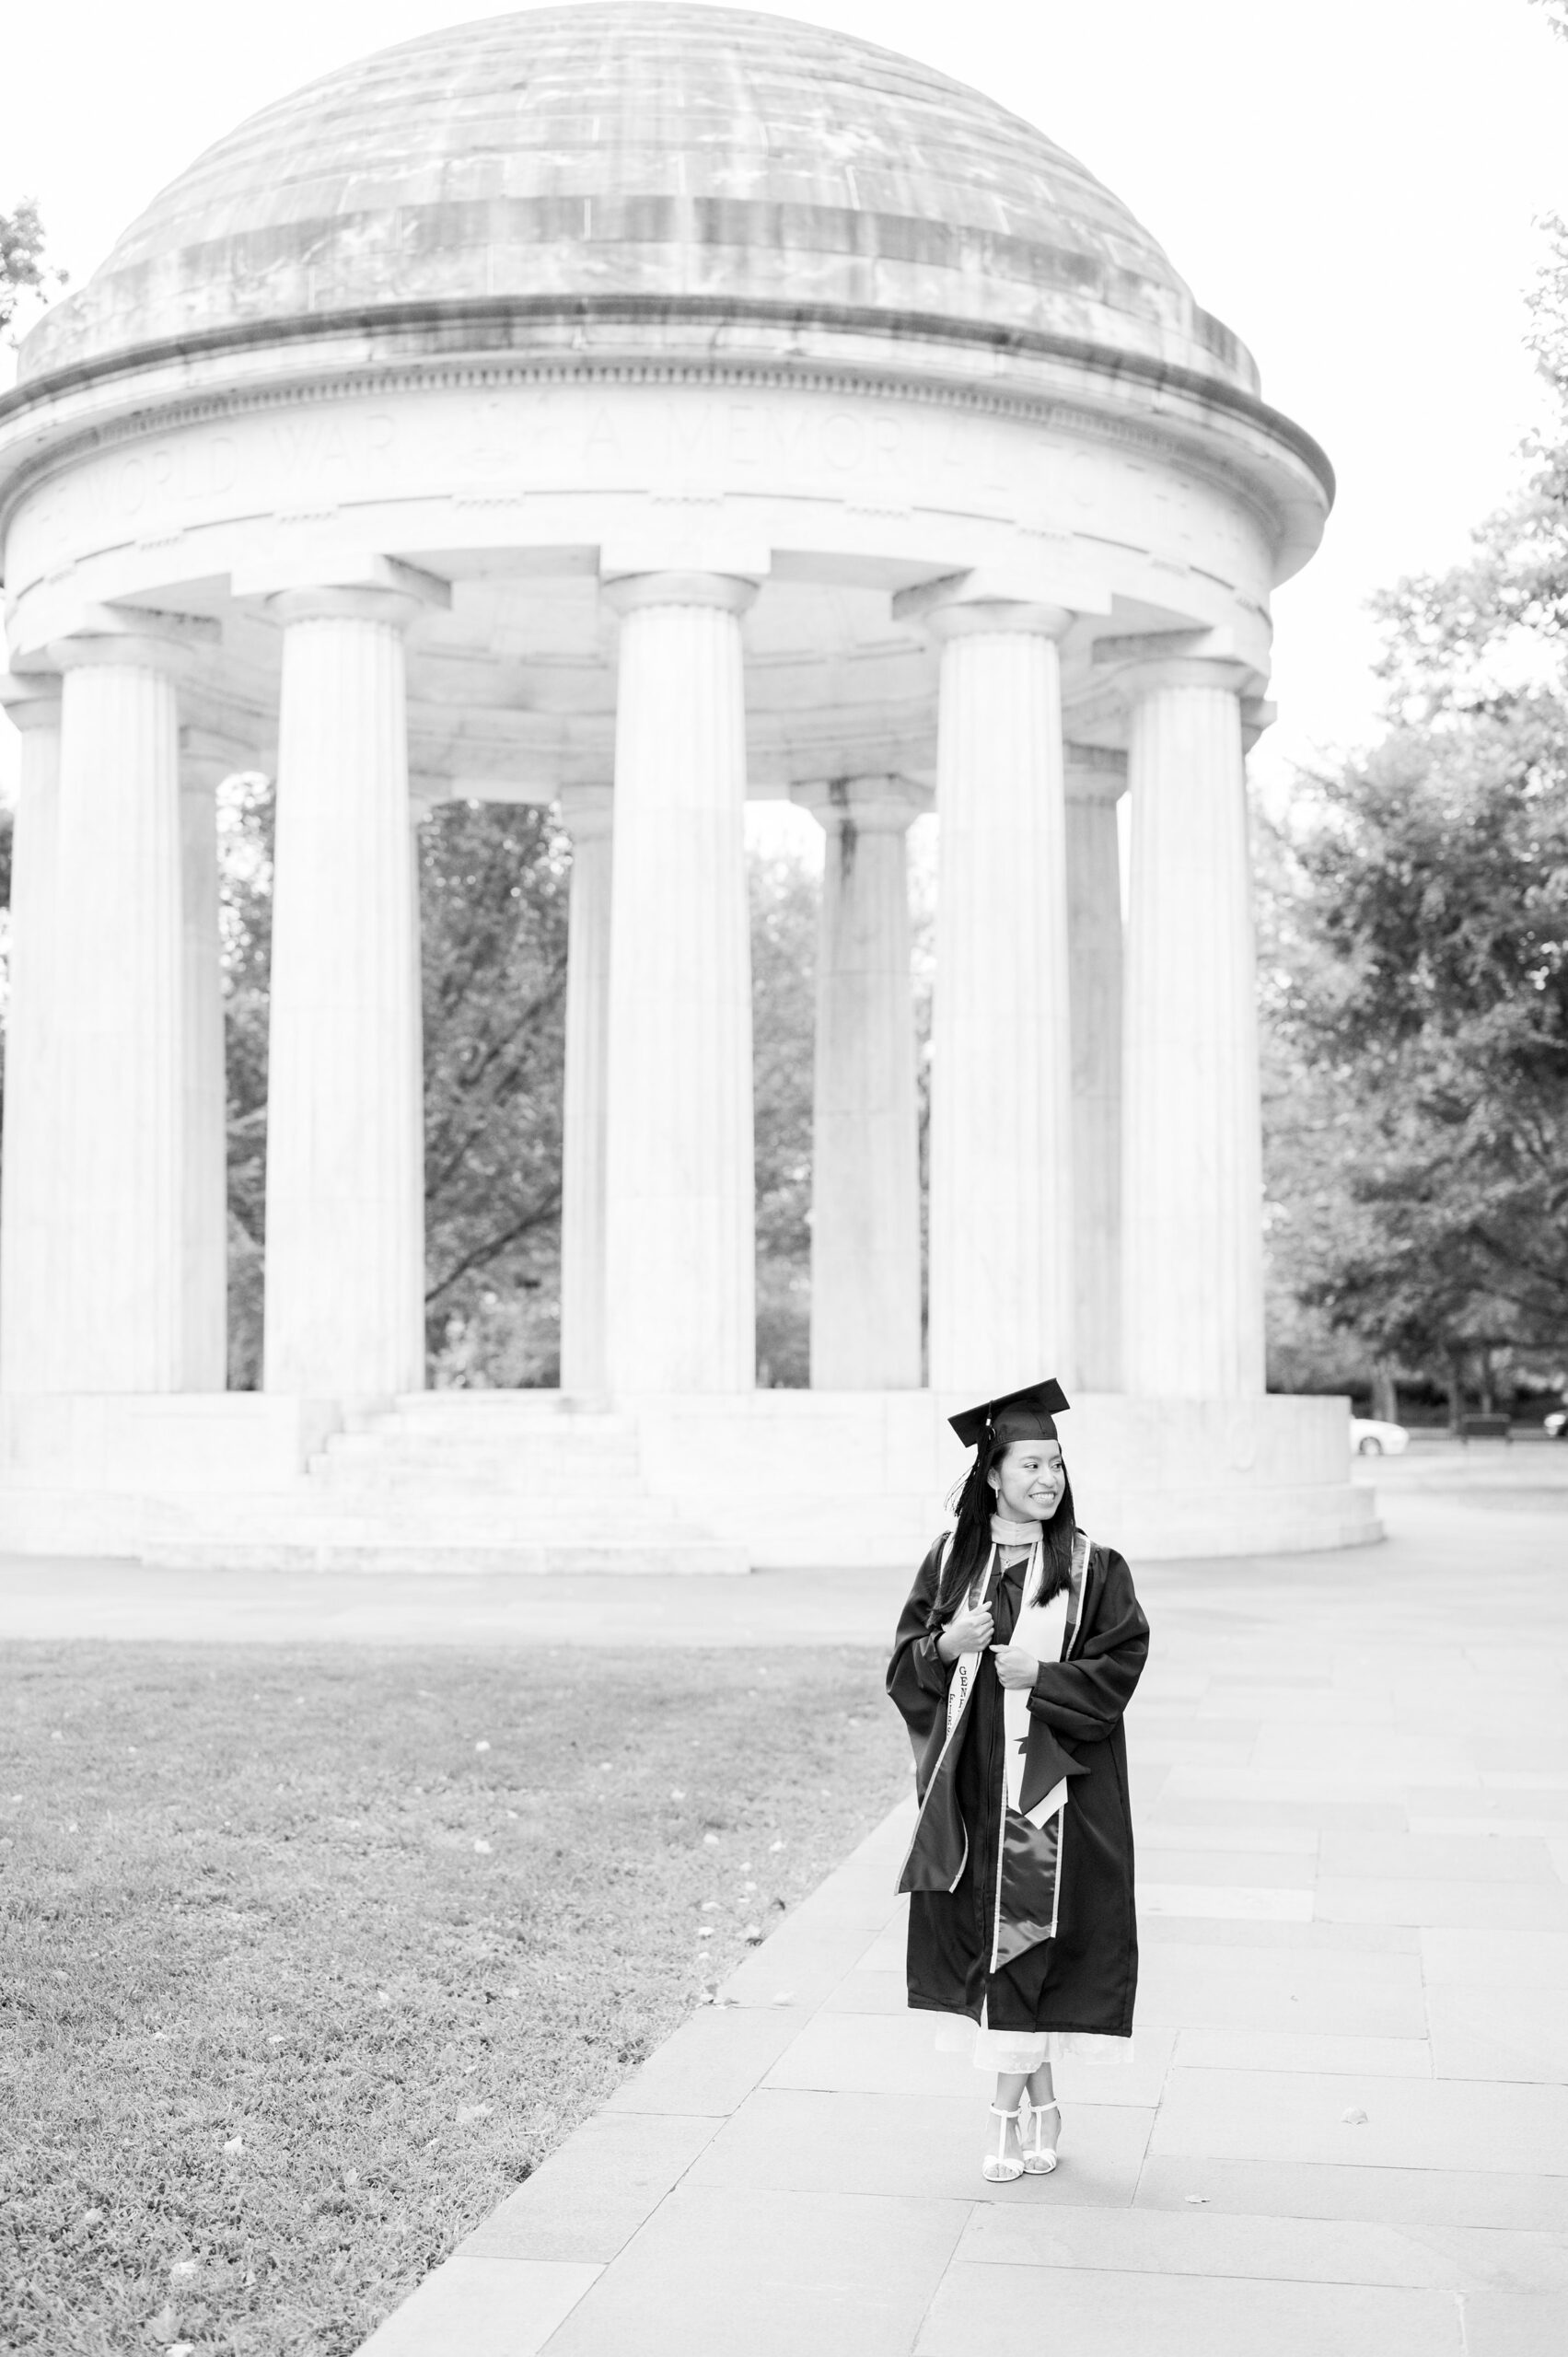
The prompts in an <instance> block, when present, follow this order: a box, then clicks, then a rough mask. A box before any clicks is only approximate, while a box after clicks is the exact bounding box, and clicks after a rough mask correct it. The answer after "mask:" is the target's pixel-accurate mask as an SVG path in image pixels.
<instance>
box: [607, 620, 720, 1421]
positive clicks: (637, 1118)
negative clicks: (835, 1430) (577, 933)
mask: <svg viewBox="0 0 1568 2357" xmlns="http://www.w3.org/2000/svg"><path fill="white" fill-rule="evenodd" d="M607 595H608V597H609V600H610V604H611V605H612V606H613V607H614V608H615V610H616V611H617V612H618V613H619V614H620V615H621V658H620V685H619V694H618V702H617V707H616V721H615V846H614V854H613V860H612V879H611V888H610V1027H609V1028H610V1040H609V1071H610V1083H609V1100H610V1111H609V1132H608V1137H607V1142H606V1154H605V1238H606V1245H605V1265H606V1286H607V1299H606V1320H605V1332H606V1346H605V1349H606V1366H607V1371H608V1375H609V1379H610V1387H611V1389H612V1390H613V1391H616V1392H623V1393H624V1392H633V1393H634V1392H639V1391H675V1392H705V1391H712V1392H719V1391H745V1390H749V1389H750V1387H752V1385H753V1384H754V1383H755V1381H756V1271H755V1247H754V1231H755V1209H754V1184H753V1176H752V1136H751V987H750V969H751V954H750V926H749V911H748V905H747V888H746V855H745V844H744V839H743V834H742V808H743V804H744V799H745V791H746V738H745V708H744V680H743V674H742V658H741V637H740V618H741V615H742V614H743V613H744V611H745V610H746V608H747V607H748V606H749V604H750V602H751V599H752V598H753V596H754V595H755V589H754V586H753V585H752V584H751V583H750V582H749V581H744V580H739V579H737V578H735V577H734V576H732V575H723V574H678V573H661V574H641V575H633V576H631V577H630V578H627V579H624V580H621V581H617V582H613V583H611V584H610V585H609V586H608V590H607Z"/></svg>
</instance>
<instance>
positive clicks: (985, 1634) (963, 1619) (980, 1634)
mask: <svg viewBox="0 0 1568 2357" xmlns="http://www.w3.org/2000/svg"><path fill="white" fill-rule="evenodd" d="M995 1634H996V1624H995V1622H994V1621H993V1620H992V1617H991V1615H990V1613H989V1612H988V1611H987V1610H986V1608H985V1606H984V1605H983V1604H982V1605H981V1608H980V1609H979V1611H978V1612H960V1613H958V1615H957V1617H956V1618H955V1619H954V1620H949V1621H948V1623H947V1627H946V1628H945V1629H944V1630H943V1631H942V1634H941V1635H940V1636H939V1637H938V1638H937V1640H936V1650H937V1652H938V1653H939V1654H940V1655H941V1656H942V1658H943V1660H944V1661H947V1662H952V1661H957V1660H958V1655H960V1654H979V1653H983V1652H984V1651H985V1648H986V1646H987V1645H988V1644H989V1643H991V1640H992V1638H993V1636H994V1635H995Z"/></svg>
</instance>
